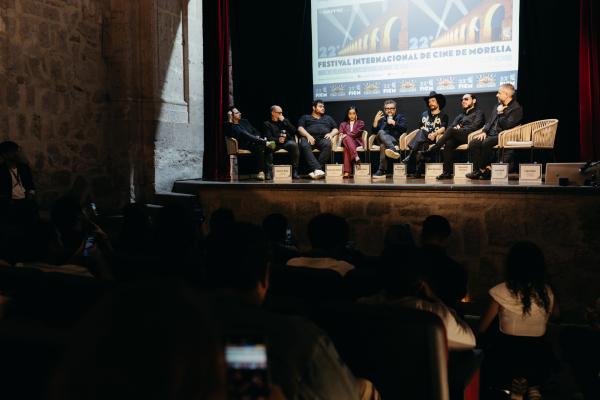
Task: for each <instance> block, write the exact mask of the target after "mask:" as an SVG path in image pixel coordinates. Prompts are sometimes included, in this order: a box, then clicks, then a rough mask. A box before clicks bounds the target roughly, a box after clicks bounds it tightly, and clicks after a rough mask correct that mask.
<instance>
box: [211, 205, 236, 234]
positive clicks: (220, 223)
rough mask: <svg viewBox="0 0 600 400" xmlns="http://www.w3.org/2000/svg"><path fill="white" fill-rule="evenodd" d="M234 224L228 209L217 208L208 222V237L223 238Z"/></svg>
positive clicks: (233, 217)
mask: <svg viewBox="0 0 600 400" xmlns="http://www.w3.org/2000/svg"><path fill="white" fill-rule="evenodd" d="M234 223H235V216H234V214H233V211H231V210H230V209H229V208H217V209H216V210H215V211H213V212H212V214H210V218H209V220H208V229H209V230H210V232H209V235H215V236H223V235H224V234H226V233H227V232H228V230H229V229H230V228H231V226H232V225H233V224H234Z"/></svg>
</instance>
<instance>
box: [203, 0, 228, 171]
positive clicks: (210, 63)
mask: <svg viewBox="0 0 600 400" xmlns="http://www.w3.org/2000/svg"><path fill="white" fill-rule="evenodd" d="M203 7H204V8H203V22H204V121H205V123H204V165H203V177H202V178H203V179H204V180H226V179H229V157H227V148H226V145H225V134H224V126H223V123H224V121H225V114H226V112H227V107H228V106H229V105H231V104H233V95H232V92H233V90H232V78H231V76H232V75H231V45H230V37H229V0H210V1H204V2H203Z"/></svg>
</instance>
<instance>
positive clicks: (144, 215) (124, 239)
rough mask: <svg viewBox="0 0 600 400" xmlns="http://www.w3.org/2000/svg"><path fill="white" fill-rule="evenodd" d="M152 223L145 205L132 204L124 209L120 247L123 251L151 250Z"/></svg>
mask: <svg viewBox="0 0 600 400" xmlns="http://www.w3.org/2000/svg"><path fill="white" fill-rule="evenodd" d="M151 229H152V222H151V220H150V215H149V213H148V207H147V206H146V204H144V203H130V204H127V205H126V206H125V207H124V208H123V227H122V228H121V234H120V235H119V246H120V247H121V250H123V251H132V250H143V249H147V248H149V243H148V239H149V232H151Z"/></svg>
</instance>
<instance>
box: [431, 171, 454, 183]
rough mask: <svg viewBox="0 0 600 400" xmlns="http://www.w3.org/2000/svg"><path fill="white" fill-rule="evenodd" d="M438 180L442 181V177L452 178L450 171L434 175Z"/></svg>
mask: <svg viewBox="0 0 600 400" xmlns="http://www.w3.org/2000/svg"><path fill="white" fill-rule="evenodd" d="M435 179H437V180H438V181H443V180H444V179H452V174H451V173H450V172H444V173H443V174H441V175H438V176H436V178H435Z"/></svg>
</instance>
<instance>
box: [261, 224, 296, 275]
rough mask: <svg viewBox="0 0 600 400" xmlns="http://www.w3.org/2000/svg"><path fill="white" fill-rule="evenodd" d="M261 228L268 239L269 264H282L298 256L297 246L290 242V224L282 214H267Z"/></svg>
mask: <svg viewBox="0 0 600 400" xmlns="http://www.w3.org/2000/svg"><path fill="white" fill-rule="evenodd" d="M262 228H263V230H264V231H265V233H266V234H267V238H268V239H269V247H270V249H269V250H270V255H271V265H273V266H283V265H285V263H286V262H287V261H288V260H289V259H291V258H294V257H297V256H298V254H299V253H298V248H297V247H296V246H294V245H293V244H292V238H291V230H290V226H289V224H288V220H287V218H286V217H285V216H284V215H282V214H277V213H276V214H269V215H267V216H266V217H265V219H264V220H263V223H262Z"/></svg>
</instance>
